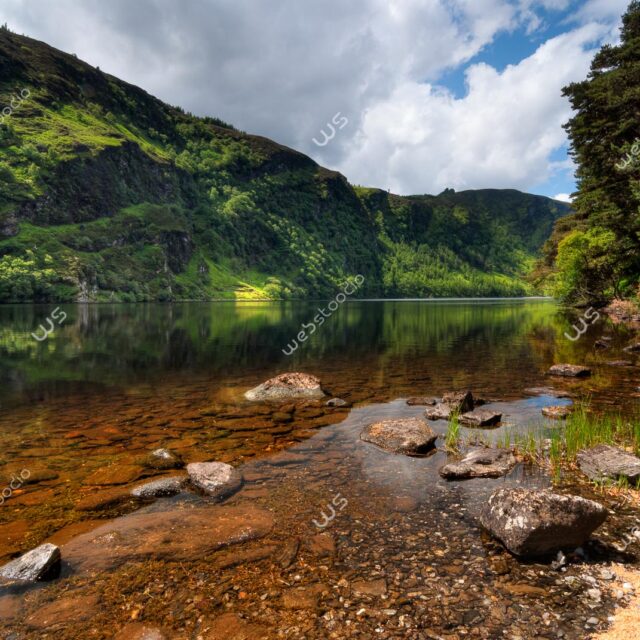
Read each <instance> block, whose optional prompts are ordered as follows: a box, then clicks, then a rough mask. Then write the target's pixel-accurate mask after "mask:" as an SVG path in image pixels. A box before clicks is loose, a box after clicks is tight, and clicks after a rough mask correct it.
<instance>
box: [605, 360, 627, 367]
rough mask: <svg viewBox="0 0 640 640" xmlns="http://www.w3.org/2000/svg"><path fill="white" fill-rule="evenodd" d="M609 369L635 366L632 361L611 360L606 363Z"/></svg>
mask: <svg viewBox="0 0 640 640" xmlns="http://www.w3.org/2000/svg"><path fill="white" fill-rule="evenodd" d="M605 364H607V365H608V366H609V367H633V366H634V364H633V362H631V360H609V361H608V362H606V363H605Z"/></svg>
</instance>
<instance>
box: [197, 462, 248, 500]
mask: <svg viewBox="0 0 640 640" xmlns="http://www.w3.org/2000/svg"><path fill="white" fill-rule="evenodd" d="M187 473H188V474H189V479H190V480H191V483H192V484H193V485H195V486H196V487H198V489H202V491H204V492H205V493H206V494H207V495H210V496H213V497H214V498H217V499H218V500H223V499H224V498H227V497H229V496H230V495H232V494H233V493H235V492H236V491H238V489H240V487H241V486H242V482H243V477H242V474H241V473H240V472H239V471H238V470H236V469H234V468H233V467H232V466H231V465H230V464H226V463H224V462H192V463H191V464H189V465H187Z"/></svg>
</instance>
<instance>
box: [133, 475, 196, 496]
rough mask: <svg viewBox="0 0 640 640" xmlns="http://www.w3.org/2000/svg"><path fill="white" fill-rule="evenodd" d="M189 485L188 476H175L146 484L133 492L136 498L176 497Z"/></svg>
mask: <svg viewBox="0 0 640 640" xmlns="http://www.w3.org/2000/svg"><path fill="white" fill-rule="evenodd" d="M186 483H187V477H186V476H173V477H171V478H160V479H159V480H152V481H151V482H145V484H141V485H139V486H137V487H134V488H133V489H132V490H131V495H132V496H133V497H134V498H161V497H163V496H175V495H176V494H177V493H180V492H181V491H182V489H183V488H184V486H185V485H186Z"/></svg>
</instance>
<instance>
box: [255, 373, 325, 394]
mask: <svg viewBox="0 0 640 640" xmlns="http://www.w3.org/2000/svg"><path fill="white" fill-rule="evenodd" d="M323 396H324V391H323V390H322V387H321V385H320V380H319V379H318V378H316V377H315V376H312V375H310V374H308V373H281V374H280V375H279V376H276V377H275V378H271V379H270V380H267V381H266V382H263V383H262V384H259V385H258V386H257V387H254V388H253V389H249V391H247V392H246V393H245V394H244V397H245V398H246V399H247V400H252V401H272V400H296V399H314V398H322V397H323Z"/></svg>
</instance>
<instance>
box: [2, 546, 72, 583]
mask: <svg viewBox="0 0 640 640" xmlns="http://www.w3.org/2000/svg"><path fill="white" fill-rule="evenodd" d="M59 564H60V549H59V548H58V547H57V546H56V545H55V544H51V543H49V542H46V543H45V544H41V545H40V546H39V547H36V548H35V549H32V550H31V551H28V552H27V553H25V554H24V555H21V556H20V557H19V558H16V559H15V560H12V561H11V562H9V563H8V564H5V565H4V566H3V567H2V568H0V577H2V578H5V579H6V580H22V581H27V582H35V581H36V580H42V579H44V578H46V577H47V575H48V574H50V573H52V572H53V571H54V570H55V569H56V568H57V567H58V565H59Z"/></svg>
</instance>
